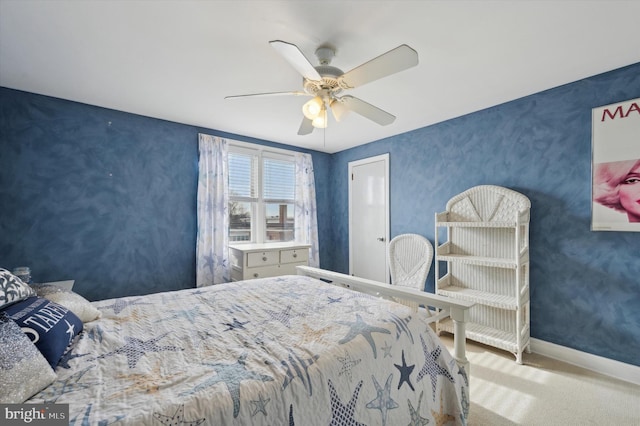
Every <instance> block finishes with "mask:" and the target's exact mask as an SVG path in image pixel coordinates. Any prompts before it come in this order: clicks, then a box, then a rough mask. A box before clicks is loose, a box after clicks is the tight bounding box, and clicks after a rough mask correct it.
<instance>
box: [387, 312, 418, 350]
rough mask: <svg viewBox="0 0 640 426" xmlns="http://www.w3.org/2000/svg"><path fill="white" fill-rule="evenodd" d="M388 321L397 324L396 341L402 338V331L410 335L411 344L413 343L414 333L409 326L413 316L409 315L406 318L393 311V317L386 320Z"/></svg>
mask: <svg viewBox="0 0 640 426" xmlns="http://www.w3.org/2000/svg"><path fill="white" fill-rule="evenodd" d="M386 321H387V322H390V323H393V324H395V326H396V341H397V340H400V335H401V334H402V333H406V334H407V337H409V340H410V341H411V344H413V334H412V333H411V330H410V329H409V327H408V326H407V325H408V324H409V322H410V321H411V316H408V317H406V318H400V317H399V316H397V315H396V314H394V313H392V314H391V319H390V320H386Z"/></svg>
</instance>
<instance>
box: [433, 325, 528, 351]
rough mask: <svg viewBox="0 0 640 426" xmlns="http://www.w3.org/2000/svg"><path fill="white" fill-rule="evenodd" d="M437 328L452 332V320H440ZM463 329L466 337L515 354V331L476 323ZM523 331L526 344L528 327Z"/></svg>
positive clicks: (516, 346)
mask: <svg viewBox="0 0 640 426" xmlns="http://www.w3.org/2000/svg"><path fill="white" fill-rule="evenodd" d="M438 330H439V331H444V332H447V333H451V334H453V321H451V318H447V319H445V320H442V321H440V323H439V324H438ZM465 331H466V336H467V338H468V339H471V340H474V341H476V342H480V343H483V344H485V345H489V346H493V347H494V348H498V349H502V350H505V351H509V352H511V353H512V354H514V355H515V356H517V353H518V345H517V343H516V341H517V338H516V334H515V333H510V332H508V331H503V330H499V329H497V328H493V327H489V326H486V325H482V324H478V323H468V324H467V327H466V329H465ZM523 331H524V332H525V334H526V335H527V336H526V342H524V344H525V345H528V344H529V336H528V334H529V329H528V327H527V329H526V330H523ZM523 337H525V336H523Z"/></svg>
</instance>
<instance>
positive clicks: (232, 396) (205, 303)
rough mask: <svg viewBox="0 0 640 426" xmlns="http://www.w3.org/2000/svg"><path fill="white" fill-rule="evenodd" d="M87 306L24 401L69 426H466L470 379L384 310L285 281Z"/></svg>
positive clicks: (418, 325)
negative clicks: (64, 409)
mask: <svg viewBox="0 0 640 426" xmlns="http://www.w3.org/2000/svg"><path fill="white" fill-rule="evenodd" d="M93 304H94V306H96V307H97V308H98V309H100V310H101V311H102V318H101V319H99V320H96V321H92V322H89V323H87V324H85V330H84V331H83V332H82V334H81V335H80V337H79V339H78V340H77V341H76V342H75V343H74V344H73V345H72V346H71V348H70V350H69V351H68V352H67V353H66V354H65V356H64V357H63V359H62V361H61V362H60V364H59V365H58V367H57V369H56V373H57V376H58V378H57V380H56V381H55V382H54V383H53V384H51V385H50V386H49V387H47V388H45V389H44V390H43V391H42V392H40V393H39V394H37V395H35V396H34V397H33V398H32V399H31V400H30V401H31V402H36V403H42V402H45V403H68V404H69V415H70V424H71V425H108V424H117V425H136V426H137V425H162V424H164V425H216V426H222V425H270V426H279V425H299V426H307V425H324V426H326V425H383V426H384V425H389V426H395V425H403V426H404V425H426V424H429V425H444V424H447V425H449V424H451V425H453V424H466V417H467V411H468V407H469V402H468V397H467V395H468V379H467V376H466V374H465V371H464V370H463V369H461V368H459V367H458V365H457V364H456V362H455V360H454V359H453V358H452V356H451V355H450V354H449V352H448V351H447V349H446V348H445V347H444V346H443V345H442V344H441V342H440V340H439V339H438V337H437V336H436V335H435V334H434V333H433V331H432V330H431V328H430V327H429V326H428V325H427V324H426V322H425V320H424V319H423V318H421V317H420V315H418V313H416V312H414V311H412V310H411V309H410V308H408V307H406V306H404V305H401V304H398V303H395V302H392V301H388V300H384V299H378V298H375V297H372V296H369V295H366V294H361V293H357V292H353V291H351V290H348V289H344V288H341V287H337V286H333V285H331V284H327V283H325V282H323V281H320V280H316V279H313V278H309V277H304V276H284V277H277V278H267V279H256V280H250V281H243V282H238V283H230V284H222V285H217V286H212V287H206V288H199V289H188V290H181V291H176V292H167V293H158V294H152V295H148V296H144V297H124V298H119V299H111V300H105V301H100V302H93Z"/></svg>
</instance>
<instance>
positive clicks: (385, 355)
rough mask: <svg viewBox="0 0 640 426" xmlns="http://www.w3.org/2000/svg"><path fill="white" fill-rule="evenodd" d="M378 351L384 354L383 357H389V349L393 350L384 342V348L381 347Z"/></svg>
mask: <svg viewBox="0 0 640 426" xmlns="http://www.w3.org/2000/svg"><path fill="white" fill-rule="evenodd" d="M380 349H382V351H383V352H384V357H385V358H386V357H391V349H393V348H392V347H391V346H389V344H388V343H387V341H386V340H385V341H384V346H381V347H380Z"/></svg>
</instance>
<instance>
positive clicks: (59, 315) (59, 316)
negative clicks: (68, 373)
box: [3, 297, 82, 368]
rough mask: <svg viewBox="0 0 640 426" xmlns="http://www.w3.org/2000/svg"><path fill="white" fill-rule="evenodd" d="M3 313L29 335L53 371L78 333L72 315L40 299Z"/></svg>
mask: <svg viewBox="0 0 640 426" xmlns="http://www.w3.org/2000/svg"><path fill="white" fill-rule="evenodd" d="M3 311H4V312H5V313H6V314H7V316H9V318H11V319H12V320H14V321H15V322H16V323H17V324H18V325H19V326H20V328H21V329H22V331H23V332H24V333H25V334H26V335H27V336H29V339H31V341H32V342H33V343H34V344H35V345H36V347H37V348H38V349H39V350H40V352H41V353H42V355H44V357H45V358H46V359H47V361H49V364H50V365H51V367H53V368H55V367H56V365H58V362H59V361H60V358H62V355H63V354H64V352H65V350H66V349H67V346H69V344H70V343H71V342H72V341H73V338H74V337H76V336H77V335H78V334H79V333H80V332H81V331H82V321H81V320H80V318H78V317H77V316H76V315H75V314H74V313H73V312H71V311H70V310H68V309H67V308H65V307H64V306H62V305H58V304H57V303H54V302H51V301H50V300H47V299H43V298H41V297H29V298H28V299H25V300H23V301H20V302H18V303H14V304H13V305H10V306H8V307H7V308H5V309H3Z"/></svg>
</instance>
